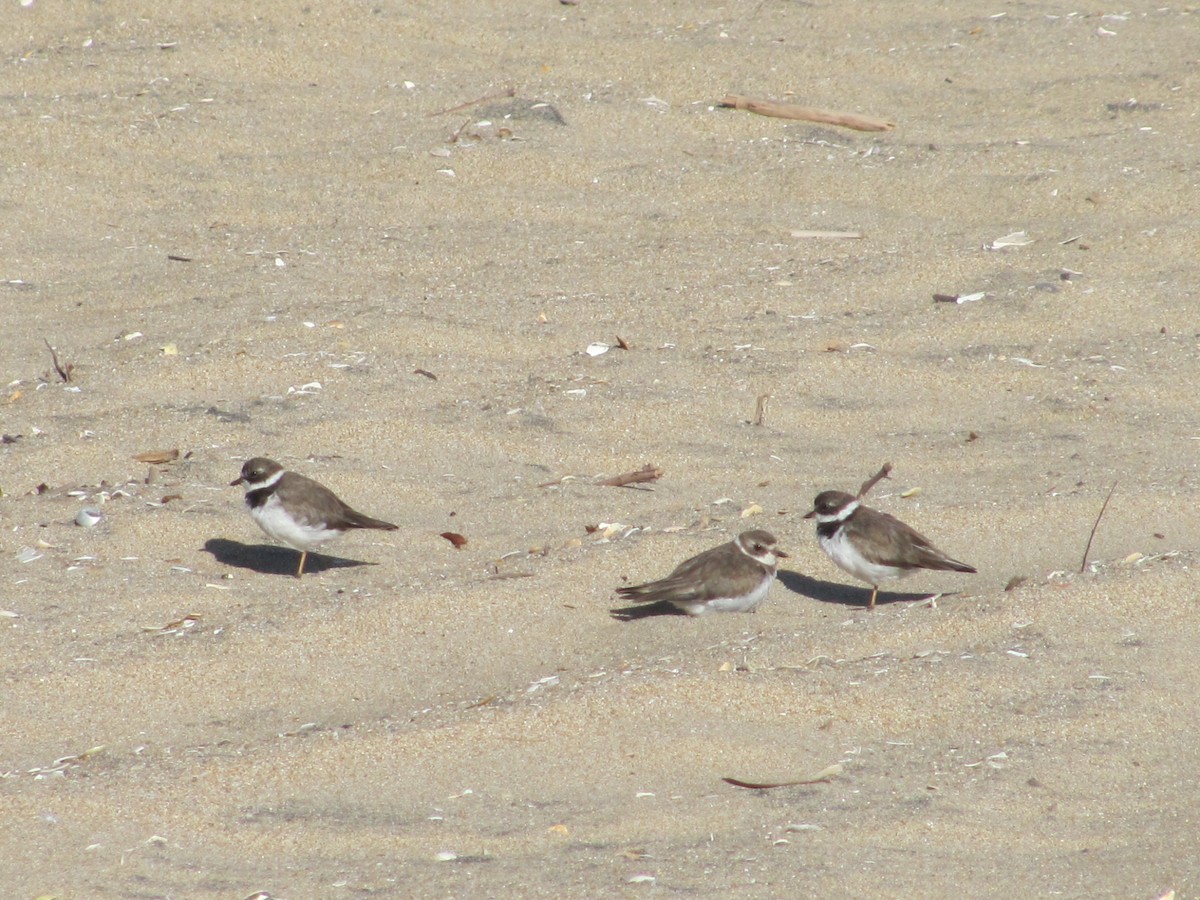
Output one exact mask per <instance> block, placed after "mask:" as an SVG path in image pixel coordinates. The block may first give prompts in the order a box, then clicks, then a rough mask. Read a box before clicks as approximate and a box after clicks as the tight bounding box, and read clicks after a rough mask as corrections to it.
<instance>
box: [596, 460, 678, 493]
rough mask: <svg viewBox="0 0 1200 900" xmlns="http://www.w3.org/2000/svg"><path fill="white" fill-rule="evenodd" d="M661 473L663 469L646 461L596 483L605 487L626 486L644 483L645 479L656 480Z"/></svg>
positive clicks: (660, 476)
mask: <svg viewBox="0 0 1200 900" xmlns="http://www.w3.org/2000/svg"><path fill="white" fill-rule="evenodd" d="M662 474H663V470H662V469H660V468H658V466H654V465H651V464H650V463H646V465H644V466H642V467H641V468H640V469H636V470H634V471H633V472H625V473H623V474H621V475H614V476H613V477H612V478H605V479H604V480H603V481H597V482H596V484H600V485H604V486H605V487H628V486H629V485H631V484H645V483H646V482H647V481H658V479H660V478H662Z"/></svg>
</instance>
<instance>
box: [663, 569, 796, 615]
mask: <svg viewBox="0 0 1200 900" xmlns="http://www.w3.org/2000/svg"><path fill="white" fill-rule="evenodd" d="M774 580H775V576H774V575H771V576H769V577H766V578H764V579H763V580H762V581H761V582H760V583H759V585H758V587H756V588H755V589H754V590H752V591H751V592H750V593H748V594H745V595H743V596H741V597H718V598H714V599H712V600H708V601H705V602H693V603H680V604H677V605H678V606H679V608H680V609H682V610H683V611H684V612H686V613H687V614H688V615H690V616H701V615H704V613H708V612H751V611H752V610H754V609H757V608H758V606H759V604H761V603H762V602H763V601H764V600H766V599H767V592H768V591H770V590H771V582H772V581H774Z"/></svg>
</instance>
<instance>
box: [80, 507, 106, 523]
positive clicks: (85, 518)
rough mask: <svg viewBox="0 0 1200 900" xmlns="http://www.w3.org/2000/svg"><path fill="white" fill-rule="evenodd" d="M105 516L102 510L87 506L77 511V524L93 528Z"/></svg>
mask: <svg viewBox="0 0 1200 900" xmlns="http://www.w3.org/2000/svg"><path fill="white" fill-rule="evenodd" d="M103 518H104V514H103V513H102V512H100V510H98V509H92V508H91V507H86V506H85V507H84V508H83V509H81V510H80V511H79V512H77V513H75V524H76V525H78V526H79V527H80V528H91V527H92V526H93V525H96V524H97V523H98V522H99V521H100V520H101V519H103Z"/></svg>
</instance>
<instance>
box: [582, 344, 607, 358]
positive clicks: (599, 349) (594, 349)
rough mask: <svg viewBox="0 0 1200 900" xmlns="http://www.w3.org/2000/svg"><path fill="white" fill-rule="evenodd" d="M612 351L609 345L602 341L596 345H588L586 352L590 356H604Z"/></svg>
mask: <svg viewBox="0 0 1200 900" xmlns="http://www.w3.org/2000/svg"><path fill="white" fill-rule="evenodd" d="M611 349H612V347H610V346H609V345H608V344H605V343H603V342H602V341H596V342H595V343H592V344H588V345H587V351H586V352H587V355H588V356H603V355H604V354H605V353H607V352H608V351H609V350H611Z"/></svg>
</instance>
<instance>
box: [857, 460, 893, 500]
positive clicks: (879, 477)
mask: <svg viewBox="0 0 1200 900" xmlns="http://www.w3.org/2000/svg"><path fill="white" fill-rule="evenodd" d="M891 472H892V464H891V463H884V464H883V468H882V469H880V470H879V471H878V472H876V473H875V474H874V475H872V476H871V477H870V478H868V479H867V480H866V481H864V482H863V483H862V487H860V488H859V489H858V498H859V499H860V500H861V499H862V498H863V497H865V496H867V494H869V493H870V492H871V488H873V487H875V485H877V484H879V482H881V481H883V479H885V478H887V477H888V475H890V474H891Z"/></svg>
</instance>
